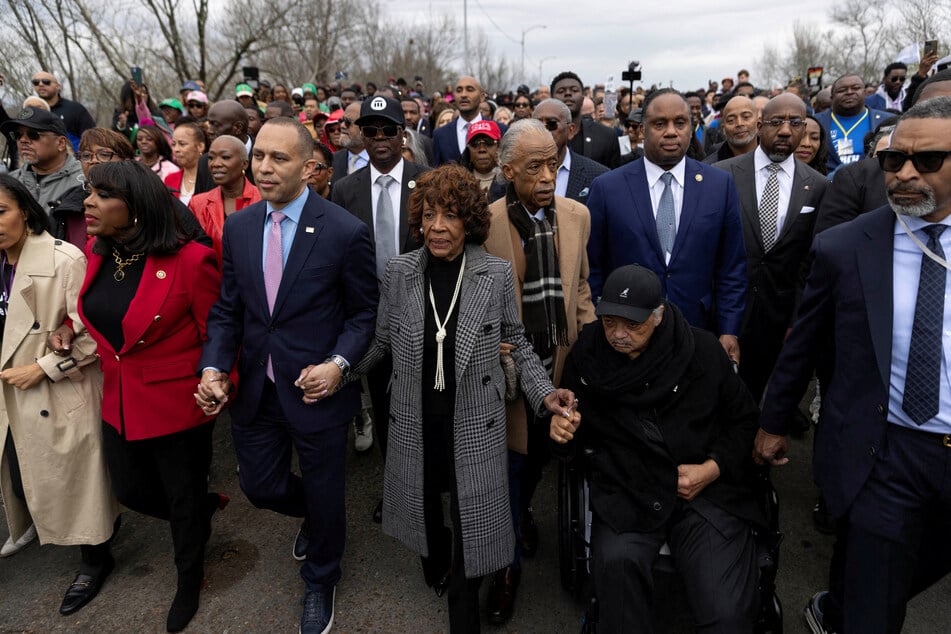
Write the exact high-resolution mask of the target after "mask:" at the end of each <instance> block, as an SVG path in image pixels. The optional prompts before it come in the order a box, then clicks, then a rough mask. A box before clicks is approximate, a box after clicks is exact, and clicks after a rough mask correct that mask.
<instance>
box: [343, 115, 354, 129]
mask: <svg viewBox="0 0 951 634" xmlns="http://www.w3.org/2000/svg"><path fill="white" fill-rule="evenodd" d="M340 125H342V126H344V127H347V128H349V127H350V126H352V125H353V119H351V118H349V117H343V118H342V119H340Z"/></svg>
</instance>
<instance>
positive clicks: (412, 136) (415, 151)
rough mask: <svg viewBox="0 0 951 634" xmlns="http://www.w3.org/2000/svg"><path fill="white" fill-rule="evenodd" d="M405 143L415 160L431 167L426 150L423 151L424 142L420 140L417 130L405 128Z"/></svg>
mask: <svg viewBox="0 0 951 634" xmlns="http://www.w3.org/2000/svg"><path fill="white" fill-rule="evenodd" d="M403 135H404V136H403V145H405V146H406V149H407V150H409V153H410V154H412V155H413V162H414V163H416V164H417V165H423V166H425V167H430V165H429V159H427V158H426V152H425V151H423V144H422V143H420V141H419V136H418V133H417V132H416V130H403Z"/></svg>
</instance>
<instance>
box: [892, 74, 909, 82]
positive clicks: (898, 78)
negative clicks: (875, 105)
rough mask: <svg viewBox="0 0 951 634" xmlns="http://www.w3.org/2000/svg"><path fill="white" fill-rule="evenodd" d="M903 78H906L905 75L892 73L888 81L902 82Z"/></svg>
mask: <svg viewBox="0 0 951 634" xmlns="http://www.w3.org/2000/svg"><path fill="white" fill-rule="evenodd" d="M905 78H906V75H892V76H891V77H889V78H888V81H890V82H892V83H897V82H904V81H905Z"/></svg>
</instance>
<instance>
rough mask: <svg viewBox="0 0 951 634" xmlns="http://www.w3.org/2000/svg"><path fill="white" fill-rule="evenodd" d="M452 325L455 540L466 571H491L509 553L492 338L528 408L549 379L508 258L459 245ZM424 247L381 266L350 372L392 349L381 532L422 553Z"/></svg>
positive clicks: (500, 385) (501, 382) (501, 409)
mask: <svg viewBox="0 0 951 634" xmlns="http://www.w3.org/2000/svg"><path fill="white" fill-rule="evenodd" d="M465 254H466V263H465V273H464V275H463V281H462V288H461V291H460V295H459V301H460V304H459V316H458V323H457V327H456V345H455V360H454V365H455V373H456V406H455V424H454V444H455V469H456V483H457V489H458V491H457V494H458V498H459V513H460V515H461V518H462V546H463V554H464V558H465V569H466V575H467V576H468V577H477V576H481V575H486V574H490V573H492V572H495V571H496V570H499V569H501V568H504V567H505V566H507V565H509V564H510V563H511V561H512V552H513V551H514V548H515V534H514V532H513V528H512V513H511V510H510V508H509V494H508V461H507V453H506V451H507V450H506V441H505V376H504V374H503V371H502V364H501V362H500V360H499V344H500V343H501V342H503V341H505V342H508V343H512V344H515V350H514V351H513V352H512V356H513V358H514V359H515V363H516V366H517V367H518V371H519V375H520V376H519V379H520V380H519V383H520V385H521V387H522V390H523V391H524V392H525V394H526V396H527V397H528V399H529V402H530V403H531V404H532V407H534V408H535V409H536V410H538V409H541V408H542V401H543V400H544V398H545V396H546V395H547V394H549V393H550V392H551V391H552V390H554V387H553V386H552V384H551V381H550V380H549V379H548V373H547V372H546V371H545V368H544V366H543V365H542V363H541V361H540V360H539V359H538V357H537V356H536V355H535V353H534V352H533V351H532V347H531V344H529V343H528V341H527V340H526V339H525V335H524V330H523V327H522V322H521V321H520V320H519V318H518V304H517V303H516V299H515V283H514V279H513V277H512V266H511V264H509V263H508V262H506V261H505V260H502V259H500V258H497V257H494V256H491V255H489V254H487V253H486V252H485V251H484V250H482V248H481V247H479V246H476V245H466V250H465ZM428 261H429V254H428V251H427V250H426V249H425V248H420V249H417V250H416V251H412V252H410V253H406V254H403V255H398V256H396V257H395V258H393V259H391V260H390V261H389V263H388V264H387V268H386V275H385V276H384V279H383V289H382V291H381V294H380V307H379V311H380V312H379V313H378V318H377V326H376V335H375V336H374V339H373V343H372V344H371V346H370V349H369V351H368V352H367V354H366V356H364V358H363V359H362V360H361V361H360V363H359V364H357V366H356V368H355V369H354V372H355V374H365V373H366V372H367V371H368V370H369V369H370V368H372V367H373V365H374V364H375V363H376V362H378V361H379V360H380V359H382V358H383V357H384V356H385V355H386V354H387V353H391V354H392V357H393V374H392V376H391V397H390V430H389V437H388V439H387V457H386V470H385V475H384V483H383V530H384V532H386V533H387V534H388V535H391V536H393V537H395V538H397V539H399V540H400V541H401V542H403V543H404V544H405V545H406V546H407V547H408V548H410V549H412V550H413V551H415V552H417V553H420V554H421V555H424V556H426V555H428V554H429V549H428V544H427V543H426V528H425V523H424V519H423V451H422V450H423V430H422V425H421V424H420V421H421V419H422V411H423V404H422V393H423V389H422V385H421V383H422V376H421V374H420V372H421V368H422V364H423V328H424V321H425V306H426V302H428V301H429V300H428V299H427V297H428V296H427V294H426V289H425V288H424V282H423V280H424V275H425V271H426V268H427V264H428Z"/></svg>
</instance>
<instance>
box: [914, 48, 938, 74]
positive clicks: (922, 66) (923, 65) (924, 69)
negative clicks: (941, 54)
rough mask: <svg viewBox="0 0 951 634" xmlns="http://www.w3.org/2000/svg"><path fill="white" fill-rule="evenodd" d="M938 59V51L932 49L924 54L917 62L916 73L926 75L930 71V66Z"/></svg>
mask: <svg viewBox="0 0 951 634" xmlns="http://www.w3.org/2000/svg"><path fill="white" fill-rule="evenodd" d="M937 61H938V52H937V51H934V52H931V53H929V54H928V55H925V56H924V57H922V58H921V61H920V62H918V75H919V76H921V77H927V76H928V73H929V72H931V67H932V66H934V65H935V62H937Z"/></svg>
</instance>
